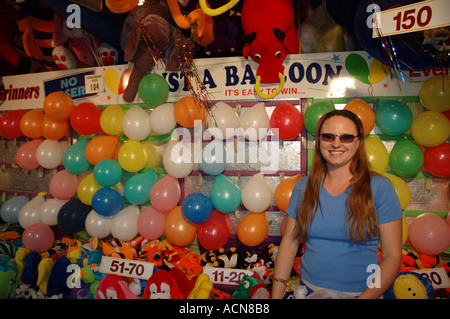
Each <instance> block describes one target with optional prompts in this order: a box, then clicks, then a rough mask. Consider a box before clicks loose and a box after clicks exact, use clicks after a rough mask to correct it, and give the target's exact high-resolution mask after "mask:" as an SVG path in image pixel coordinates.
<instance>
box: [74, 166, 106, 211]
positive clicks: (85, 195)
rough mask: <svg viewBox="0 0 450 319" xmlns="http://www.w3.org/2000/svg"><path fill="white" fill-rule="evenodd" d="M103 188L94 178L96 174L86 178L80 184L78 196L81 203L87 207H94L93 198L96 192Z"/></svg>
mask: <svg viewBox="0 0 450 319" xmlns="http://www.w3.org/2000/svg"><path fill="white" fill-rule="evenodd" d="M100 188H102V186H101V185H100V184H99V183H97V181H96V180H95V178H94V174H93V173H90V174H89V175H87V176H86V177H85V178H83V179H82V180H81V181H80V183H79V184H78V188H77V195H78V198H79V199H80V201H81V202H82V203H83V204H86V205H92V197H93V196H94V194H95V192H96V191H98V190H99V189H100Z"/></svg>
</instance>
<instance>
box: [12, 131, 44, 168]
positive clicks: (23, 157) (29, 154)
mask: <svg viewBox="0 0 450 319" xmlns="http://www.w3.org/2000/svg"><path fill="white" fill-rule="evenodd" d="M43 141H44V140H42V139H40V138H37V139H34V140H31V141H29V142H26V143H24V144H22V145H21V146H20V147H19V148H18V149H17V152H16V163H17V165H19V167H20V168H23V169H27V170H32V169H35V168H38V167H39V163H38V161H37V160H36V151H37V148H38V146H39V145H40V144H41V143H42V142H43Z"/></svg>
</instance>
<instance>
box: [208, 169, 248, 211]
mask: <svg viewBox="0 0 450 319" xmlns="http://www.w3.org/2000/svg"><path fill="white" fill-rule="evenodd" d="M211 202H212V204H213V205H214V207H215V208H216V209H217V210H218V211H219V212H221V213H232V212H234V211H235V210H236V209H238V207H239V205H241V190H240V189H239V187H238V186H237V185H236V184H234V183H233V182H232V181H231V180H230V179H229V178H228V177H226V176H225V175H223V174H219V175H217V176H216V178H215V179H214V183H213V186H212V190H211Z"/></svg>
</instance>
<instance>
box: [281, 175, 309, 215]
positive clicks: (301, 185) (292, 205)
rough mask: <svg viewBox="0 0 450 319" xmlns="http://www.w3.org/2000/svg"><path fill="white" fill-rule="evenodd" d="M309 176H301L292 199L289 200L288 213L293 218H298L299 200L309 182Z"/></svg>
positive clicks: (293, 191)
mask: <svg viewBox="0 0 450 319" xmlns="http://www.w3.org/2000/svg"><path fill="white" fill-rule="evenodd" d="M308 179H309V177H308V176H305V177H303V178H300V179H299V180H298V181H297V183H296V184H295V186H294V189H293V190H292V194H291V199H290V201H289V205H288V208H287V209H286V214H288V215H289V216H290V217H292V218H293V219H297V214H298V208H299V202H300V201H301V200H302V198H303V191H304V189H305V187H306V184H307V183H308Z"/></svg>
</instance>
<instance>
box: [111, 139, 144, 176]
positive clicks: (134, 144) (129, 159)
mask: <svg viewBox="0 0 450 319" xmlns="http://www.w3.org/2000/svg"><path fill="white" fill-rule="evenodd" d="M117 161H118V162H119V164H120V166H121V167H122V168H123V169H124V170H125V171H127V172H131V173H134V172H138V171H140V170H141V169H143V168H144V167H145V164H146V163H147V157H146V155H145V150H144V145H142V144H141V142H139V141H135V140H127V141H125V142H124V143H123V144H122V146H121V147H120V148H119V154H118V156H117Z"/></svg>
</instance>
